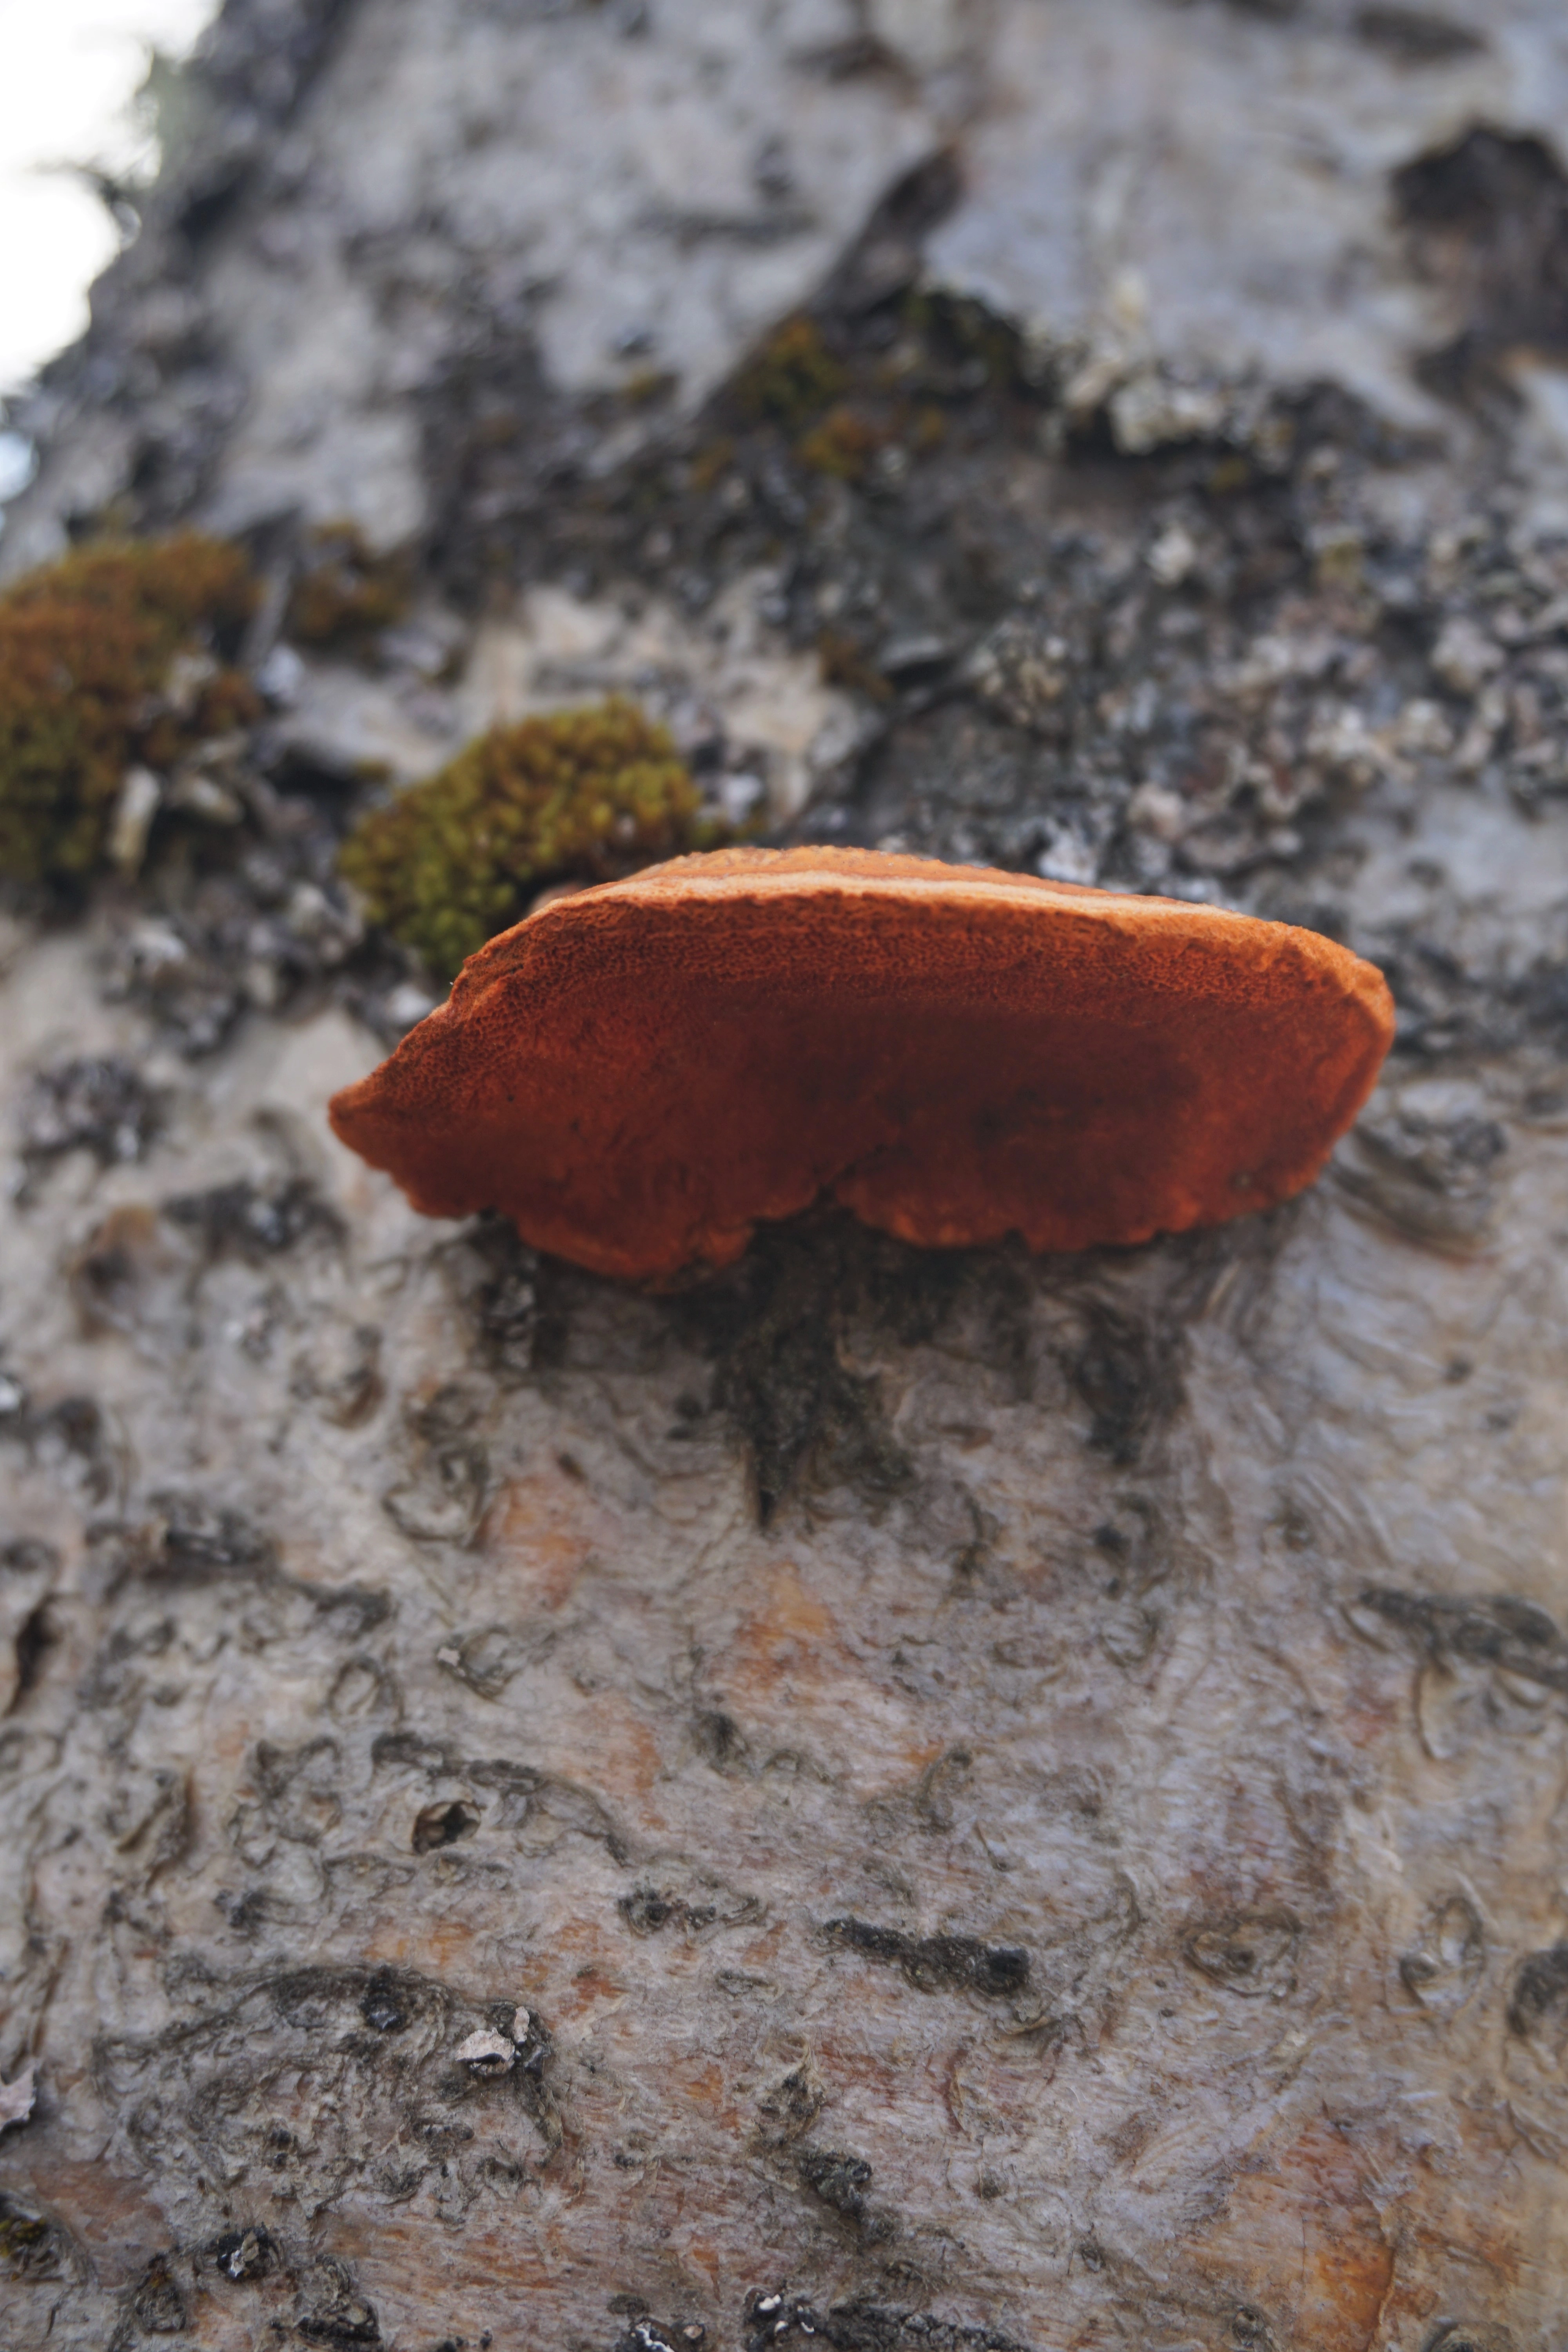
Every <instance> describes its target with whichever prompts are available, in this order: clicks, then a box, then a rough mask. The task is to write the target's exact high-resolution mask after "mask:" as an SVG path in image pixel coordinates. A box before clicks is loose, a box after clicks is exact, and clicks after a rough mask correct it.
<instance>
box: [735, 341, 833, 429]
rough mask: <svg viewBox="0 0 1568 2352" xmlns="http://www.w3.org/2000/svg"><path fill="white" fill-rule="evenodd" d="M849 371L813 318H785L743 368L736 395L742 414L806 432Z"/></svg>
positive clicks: (737, 382)
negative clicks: (833, 351) (830, 346)
mask: <svg viewBox="0 0 1568 2352" xmlns="http://www.w3.org/2000/svg"><path fill="white" fill-rule="evenodd" d="M845 383H846V374H845V370H844V366H843V363H842V362H840V361H839V360H837V359H836V358H835V357H834V355H833V353H832V352H830V351H829V350H828V348H827V345H826V343H825V342H824V341H823V338H822V330H821V328H820V327H819V326H818V325H817V323H816V320H815V319H807V318H804V317H796V318H794V319H786V320H784V324H783V325H782V326H779V327H775V328H774V330H773V333H772V334H771V335H770V336H769V337H768V339H767V341H765V342H764V343H763V346H762V349H761V350H760V351H759V352H757V353H756V355H755V357H754V358H753V359H752V360H751V361H750V362H748V364H747V365H746V366H745V367H744V368H742V371H741V373H740V375H739V377H738V378H737V380H736V383H735V398H736V400H737V403H738V404H739V405H740V407H741V409H742V413H743V414H745V415H749V416H754V417H759V418H761V417H766V418H769V419H771V420H772V422H773V424H775V425H783V426H784V429H785V431H786V432H790V433H801V432H804V431H805V428H806V426H807V425H810V424H811V423H812V422H813V421H814V420H815V419H816V417H818V416H820V415H821V414H822V412H823V410H824V409H825V408H827V407H829V406H830V405H831V404H832V403H833V402H834V401H835V400H837V397H838V394H840V393H841V392H842V391H843V389H844V386H845Z"/></svg>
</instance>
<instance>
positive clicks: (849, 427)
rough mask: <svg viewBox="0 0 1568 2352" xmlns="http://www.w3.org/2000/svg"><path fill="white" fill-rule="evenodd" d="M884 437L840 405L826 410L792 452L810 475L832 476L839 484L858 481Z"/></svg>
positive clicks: (849, 409) (850, 410) (845, 404)
mask: <svg viewBox="0 0 1568 2352" xmlns="http://www.w3.org/2000/svg"><path fill="white" fill-rule="evenodd" d="M888 437H889V436H888V435H887V434H886V433H885V432H883V431H881V430H879V427H878V426H877V425H870V424H868V423H867V421H866V419H865V417H863V416H860V415H857V414H856V412H855V410H854V409H853V408H851V407H849V406H848V404H847V403H846V402H844V401H840V402H839V403H838V404H837V406H836V407H833V408H830V409H829V410H828V412H827V414H826V416H825V417H824V418H823V420H822V422H821V424H820V425H817V426H816V429H815V430H814V431H813V432H810V433H808V434H807V435H806V436H805V439H804V440H803V441H802V442H801V444H800V446H799V447H798V448H797V449H796V451H795V455H796V457H798V458H799V459H800V462H801V464H802V465H803V466H805V467H809V468H810V470H811V471H812V472H813V473H814V474H832V475H833V476H835V477H836V478H837V480H839V481H841V482H858V481H860V480H862V479H863V478H864V477H865V475H866V473H867V472H868V469H869V467H870V464H871V460H872V459H873V457H875V456H876V454H877V452H878V450H879V449H880V448H881V447H883V446H884V445H885V443H886V442H887V440H888Z"/></svg>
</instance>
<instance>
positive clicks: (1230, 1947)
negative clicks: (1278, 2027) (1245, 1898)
mask: <svg viewBox="0 0 1568 2352" xmlns="http://www.w3.org/2000/svg"><path fill="white" fill-rule="evenodd" d="M1300 1941H1301V1923H1300V1920H1299V1919H1298V1918H1296V1916H1294V1914H1293V1913H1291V1912H1289V1911H1286V1910H1284V1909H1282V1908H1280V1907H1279V1906H1275V1905H1269V1904H1265V1905H1258V1906H1254V1907H1251V1908H1248V1909H1246V1910H1237V1911H1227V1912H1224V1913H1220V1914H1217V1915H1215V1916H1213V1917H1211V1918H1205V1919H1200V1920H1198V1921H1196V1922H1195V1923H1194V1926H1192V1927H1189V1928H1188V1930H1187V1932H1186V1934H1185V1936H1184V1937H1183V1939H1182V1949H1183V1951H1184V1953H1185V1955H1186V1958H1187V1959H1188V1960H1189V1961H1190V1962H1191V1964H1192V1966H1193V1967H1194V1969H1197V1970H1198V1971H1199V1972H1200V1974H1201V1975H1203V1976H1205V1977H1207V1978H1208V1979H1210V1981H1211V1983H1214V1984H1217V1985H1220V1986H1222V1987H1223V1988H1224V1990H1226V1992H1234V1993H1238V1994H1239V1995H1240V1996H1241V1998H1242V1999H1243V2000H1285V1999H1286V1998H1287V1996H1288V1995H1289V1994H1290V1993H1292V1992H1294V1991H1295V1990H1296V1953H1297V1948H1298V1947H1299V1946H1300Z"/></svg>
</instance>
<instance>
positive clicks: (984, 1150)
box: [331, 849, 1394, 1281]
mask: <svg viewBox="0 0 1568 2352" xmlns="http://www.w3.org/2000/svg"><path fill="white" fill-rule="evenodd" d="M1393 1027H1394V1008H1393V1003H1392V1000H1391V998H1390V996H1389V992H1388V989H1387V987H1386V985H1385V983H1384V979H1383V976H1382V974H1381V973H1380V972H1378V971H1376V970H1375V969H1374V968H1373V966H1372V965H1371V964H1368V963H1363V961H1361V960H1360V958H1359V957H1356V956H1354V955H1352V954H1351V953H1350V952H1349V951H1348V950H1346V949H1344V948H1342V947H1338V946H1336V945H1335V944H1334V942H1333V941H1332V940H1326V939H1323V938H1321V937H1320V936H1319V935H1318V934H1317V933H1316V932H1313V931H1303V930H1297V929H1292V928H1291V927H1290V926H1289V925H1288V924H1284V923H1269V922H1261V921H1258V920H1257V919H1254V918H1252V917H1249V916H1245V915H1237V914H1231V913H1227V912H1225V911H1222V910H1220V909H1217V908H1208V907H1194V906H1188V905H1186V904H1184V903H1182V902H1180V901H1177V900H1173V899H1168V898H1138V897H1131V896H1128V897H1124V896H1121V894H1119V893H1117V892H1115V891H1110V890H1090V889H1085V888H1081V887H1077V886H1075V885H1072V884H1069V883H1062V882H1042V881H1037V880H1036V879H1034V878H1033V877H1026V876H1021V875H1016V874H1004V873H994V872H990V871H985V870H982V869H977V868H974V867H969V866H942V865H938V864H936V863H935V862H934V861H932V860H931V859H927V858H921V857H905V856H887V855H881V854H877V853H873V852H869V851H859V850H845V849H789V850H762V849H731V850H719V851H716V852H713V853H711V854H710V855H708V856H691V857H678V858H675V859H672V860H671V861H670V862H669V863H668V865H664V866H653V867H650V868H648V869H647V870H646V871H644V872H643V873H641V874H638V875H636V876H634V877H632V878H631V879H630V880H627V881H621V882H609V883H605V884H604V885H603V886H602V887H599V888H597V889H591V890H585V891H583V892H581V893H579V894H578V895H576V896H575V897H573V898H564V899H561V900H558V901H557V902H555V903H554V904H552V905H550V906H546V907H542V908H540V909H539V910H538V911H537V912H535V913H533V914H531V915H530V916H529V917H528V918H527V919H526V920H525V921H523V922H521V923H519V924H517V925H516V926H515V927H514V928H513V929H510V930H509V931H503V932H502V933H501V934H500V937H499V938H497V939H493V940H490V941H489V945H488V946H486V947H484V948H482V949H481V950H479V953H478V954H477V955H475V956H472V957H470V958H469V960H468V962H467V963H466V964H465V965H464V967H463V971H462V973H461V975H460V977H459V978H458V983H457V985H456V987H455V988H454V989H453V991H452V994H451V998H450V1001H449V1002H448V1003H447V1004H446V1005H444V1006H443V1007H442V1008H441V1009H440V1010H439V1011H438V1012H436V1013H432V1014H431V1015H430V1017H429V1018H428V1020H426V1021H423V1022H421V1023H420V1024H419V1026H418V1027H417V1028H416V1029H415V1030H413V1031H411V1032H410V1034H409V1035H408V1036H406V1037H405V1039H404V1041H403V1043H402V1044H401V1045H399V1046H398V1048H397V1050H396V1052H395V1054H394V1055H392V1056H391V1058H390V1059H389V1060H387V1061H385V1062H384V1063H383V1064H382V1066H381V1067H380V1068H379V1069H378V1070H374V1071H373V1072H372V1073H371V1075H370V1076H369V1077H367V1078H363V1079H361V1080H360V1082H359V1083H358V1084H357V1085H355V1086H352V1087H345V1088H344V1090H343V1091H342V1093H341V1094H340V1095H338V1096H337V1097H335V1099H334V1100H333V1102H332V1105H331V1120H332V1125H333V1128H334V1129H335V1130H336V1132H337V1133H338V1135H339V1136H340V1137H341V1138H342V1140H343V1141H344V1142H345V1143H347V1144H350V1145H352V1146H353V1149H354V1150H356V1151H358V1152H360V1153H362V1154H363V1157H364V1158H365V1159H366V1160H369V1161H370V1162H371V1164H372V1166H373V1167H376V1168H384V1169H386V1170H387V1171H389V1172H390V1173H391V1174H392V1175H393V1176H394V1177H395V1179H396V1180H397V1181H398V1183H399V1184H401V1185H402V1187H403V1189H404V1190H405V1192H406V1193H407V1194H408V1196H409V1198H410V1200H411V1201H412V1202H414V1204H415V1206H416V1208H419V1209H422V1210H424V1211H426V1213H429V1214H431V1215H433V1216H447V1217H457V1216H464V1215H467V1214H468V1213H470V1212H472V1211H474V1210H478V1209H497V1210H500V1211H501V1212H503V1213H505V1214H506V1215H507V1216H509V1217H510V1218H511V1220H512V1221H513V1223H515V1224H516V1226H517V1229H518V1231H519V1233H520V1234H521V1235H522V1237H523V1239H524V1240H525V1241H527V1242H531V1243H532V1244H535V1245H536V1246H537V1247H538V1248H541V1249H544V1250H551V1251H553V1252H555V1253H556V1254H557V1255H560V1256H562V1257H565V1258H571V1259H573V1260H574V1261H575V1262H576V1263H577V1264H578V1265H584V1266H588V1267H591V1268H593V1269H594V1270H595V1271H596V1272H598V1273H601V1274H608V1275H618V1276H626V1277H630V1278H633V1279H637V1280H643V1281H652V1280H658V1279H659V1278H660V1277H665V1276H671V1275H674V1274H676V1273H678V1272H679V1269H680V1268H681V1267H683V1266H687V1265H692V1264H694V1263H696V1262H698V1261H705V1262H706V1263H707V1264H709V1265H725V1264H727V1263H728V1262H729V1261H730V1260H731V1259H732V1258H735V1257H738V1256H739V1255H740V1254H741V1252H742V1250H743V1249H744V1248H745V1246H746V1243H747V1240H748V1238H749V1236H750V1234H751V1233H752V1228H753V1226H754V1225H756V1224H757V1223H759V1222H760V1221H762V1220H763V1219H772V1218H780V1217H788V1216H792V1215H794V1214H795V1213H796V1212H797V1211H799V1210H802V1209H805V1207H807V1206H808V1205H809V1204H810V1203H811V1202H814V1201H816V1200H819V1199H828V1200H833V1201H837V1202H842V1203H843V1204H844V1205H845V1206H846V1207H847V1208H849V1209H851V1210H852V1211H853V1212H854V1213H855V1214H856V1215H857V1216H858V1217H860V1218H862V1219H863V1220H864V1221H865V1222H866V1223H868V1224H871V1225H878V1226H880V1227H881V1228H882V1229H883V1230H884V1231H886V1232H888V1233H890V1234H898V1235H900V1237H901V1238H902V1239H903V1240H905V1241H910V1242H917V1243H921V1244H928V1245H931V1246H952V1245H959V1244H977V1243H982V1242H990V1241H995V1240H999V1239H1000V1238H1001V1237H1002V1236H1003V1235H1004V1234H1015V1233H1016V1234H1021V1235H1022V1237H1023V1239H1024V1241H1025V1243H1026V1244H1027V1246H1028V1247H1029V1248H1030V1249H1032V1250H1078V1249H1084V1248H1087V1247H1089V1246H1090V1245H1092V1244H1097V1243H1131V1242H1142V1241H1145V1240H1147V1239H1148V1238H1149V1237H1150V1236H1151V1235H1152V1234H1158V1233H1180V1232H1182V1231H1184V1229H1185V1228H1187V1227H1188V1226H1192V1225H1206V1224H1216V1223H1221V1222H1223V1221H1224V1220H1225V1219H1226V1218H1228V1217H1235V1216H1239V1215H1241V1214H1243V1213H1246V1212H1247V1211H1249V1210H1254V1209H1262V1208H1267V1207H1268V1205H1269V1204H1270V1203H1272V1202H1277V1201H1283V1200H1285V1199H1287V1198H1289V1195H1290V1194H1291V1193H1293V1192H1299V1191H1300V1188H1301V1187H1302V1186H1303V1185H1304V1184H1309V1183H1310V1181H1312V1178H1313V1177H1314V1176H1316V1175H1317V1173H1318V1171H1320V1169H1321V1167H1322V1165H1323V1162H1324V1160H1326V1158H1327V1156H1328V1153H1329V1150H1330V1148H1331V1145H1332V1144H1333V1142H1334V1140H1335V1139H1336V1138H1337V1137H1338V1136H1339V1135H1341V1134H1342V1132H1343V1131H1344V1129H1346V1128H1347V1127H1348V1126H1349V1124H1350V1122H1351V1120H1352V1118H1354V1117H1355V1114H1356V1112H1357V1111H1358V1110H1359V1109H1360V1108H1361V1106H1362V1104H1363V1102H1364V1100H1365V1099H1366V1097H1367V1094H1368V1092H1369V1091H1370V1089H1371V1087H1372V1084H1373V1079H1374V1078H1375V1077H1376V1076H1377V1072H1378V1068H1379V1066H1380V1064H1381V1063H1382V1061H1383V1057H1384V1054H1385V1053H1386V1052H1387V1050H1388V1045H1389V1041H1390V1038H1391V1036H1392V1034H1393Z"/></svg>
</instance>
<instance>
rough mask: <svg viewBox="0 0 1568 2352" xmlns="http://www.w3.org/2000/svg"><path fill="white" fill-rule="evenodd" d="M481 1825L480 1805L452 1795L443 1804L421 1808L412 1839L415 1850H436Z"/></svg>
mask: <svg viewBox="0 0 1568 2352" xmlns="http://www.w3.org/2000/svg"><path fill="white" fill-rule="evenodd" d="M478 1828H479V1811H478V1810H477V1808H476V1807H475V1806H473V1805H469V1804H465V1803H464V1802H463V1801H462V1799H461V1798H460V1797H452V1798H449V1799H448V1800H447V1803H445V1804H444V1805H425V1806H422V1807H421V1808H420V1810H419V1811H418V1812H417V1813H416V1814H415V1816H414V1832H413V1835H412V1837H411V1839H410V1841H409V1843H411V1845H412V1846H413V1848H414V1851H415V1853H437V1851H438V1850H439V1849H440V1848H441V1847H442V1846H447V1845H456V1844H458V1842H459V1841H460V1840H461V1839H463V1838H471V1837H472V1836H473V1834H474V1832H475V1831H476V1830H477V1829H478Z"/></svg>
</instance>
